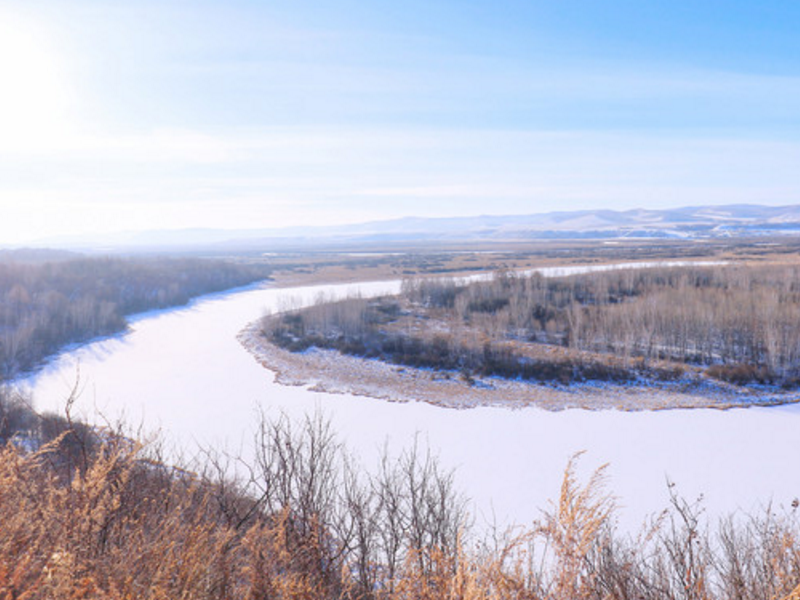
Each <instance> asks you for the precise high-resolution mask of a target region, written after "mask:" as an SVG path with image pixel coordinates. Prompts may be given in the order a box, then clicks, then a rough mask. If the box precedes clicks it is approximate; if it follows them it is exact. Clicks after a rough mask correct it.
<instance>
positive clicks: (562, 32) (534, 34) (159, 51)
mask: <svg viewBox="0 0 800 600" xmlns="http://www.w3.org/2000/svg"><path fill="white" fill-rule="evenodd" d="M798 31H800V2H797V1H796V0H795V1H789V0H786V1H783V2H775V1H763V2H735V1H726V2H721V1H703V2H697V1H693V2H685V1H672V2H664V1H661V0H658V1H648V2H642V1H641V0H640V1H638V2H634V1H628V0H608V1H604V2H599V1H598V2H592V1H589V0H583V1H581V2H579V1H577V0H559V1H558V2H553V1H547V2H545V1H539V0H529V1H520V2H514V1H508V0H495V1H493V2H488V1H483V0H479V1H473V2H453V1H439V2H437V1H435V0H433V1H431V0H428V1H425V2H418V1H407V2H402V3H398V2H383V1H370V2H365V1H363V0H350V1H343V0H329V1H326V2H322V1H317V0H312V1H306V2H296V1H284V0H276V1H269V2H267V1H255V0H250V1H244V0H228V1H226V2H221V1H217V2H210V1H203V0H193V1H184V0H159V1H150V0H144V1H137V2H130V1H99V0H98V1H95V0H61V1H56V0H50V1H48V0H42V1H30V0H28V1H26V2H16V1H14V0H0V86H2V94H0V242H2V241H5V242H16V241H23V240H26V239H35V238H37V237H41V236H47V235H52V234H55V233H75V232H85V231H114V230H123V229H144V228H181V227H227V228H241V227H275V226H282V225H298V224H333V223H344V222H357V221H366V220H372V219H382V218H391V217H398V216H406V215H420V216H450V215H475V214H514V213H533V212H544V211H549V210H570V209H576V210H577V209H581V208H617V209H625V208H634V207H668V206H683V205H692V204H722V203H741V202H752V203H762V204H791V203H797V202H800V168H798V166H799V165H800V110H799V109H800V35H798Z"/></svg>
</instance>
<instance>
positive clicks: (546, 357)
mask: <svg viewBox="0 0 800 600" xmlns="http://www.w3.org/2000/svg"><path fill="white" fill-rule="evenodd" d="M263 330H264V333H265V335H266V336H267V337H268V338H269V339H270V340H272V341H273V342H274V343H277V344H278V345H280V346H282V347H284V348H288V349H290V350H302V349H305V348H308V347H310V346H317V347H322V348H334V349H337V350H340V351H342V352H346V353H349V354H355V355H359V356H366V357H373V358H381V359H384V360H388V361H392V362H396V363H398V364H404V365H409V366H420V367H432V368H440V369H449V370H459V371H461V372H462V373H463V374H464V376H465V377H469V376H471V375H475V374H480V375H498V376H504V377H512V378H523V379H530V380H537V381H553V382H560V383H569V382H573V381H585V380H610V381H619V382H625V381H632V380H637V379H642V378H645V379H655V380H661V381H667V380H677V379H680V378H682V377H684V376H688V375H693V376H700V375H702V376H707V377H713V378H716V379H718V380H723V381H726V382H730V383H733V384H774V385H781V386H783V387H785V388H793V387H795V386H796V385H797V381H798V376H800V267H797V266H794V265H773V266H769V265H755V264H752V263H751V264H738V265H737V264H732V265H725V266H714V267H700V266H697V267H654V268H638V269H634V268H625V269H617V270H608V271H596V272H593V273H587V274H580V275H570V276H562V277H543V276H542V275H540V274H538V273H532V274H527V275H518V274H514V273H511V272H498V273H496V274H495V275H494V276H493V277H492V278H491V279H490V280H487V281H478V282H472V283H465V282H463V281H459V280H456V279H410V280H407V281H405V282H404V284H403V289H402V293H401V294H400V295H399V296H396V297H386V298H380V299H375V300H367V299H362V298H351V299H347V300H344V301H339V302H327V301H325V299H320V302H318V303H317V304H316V305H315V306H312V307H310V308H308V309H304V310H300V311H293V312H290V313H287V314H283V315H278V316H276V317H268V318H266V319H265V321H264V325H263Z"/></svg>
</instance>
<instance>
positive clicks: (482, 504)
mask: <svg viewBox="0 0 800 600" xmlns="http://www.w3.org/2000/svg"><path fill="white" fill-rule="evenodd" d="M398 287H399V283H398V282H385V283H369V284H361V285H338V286H337V285H326V286H314V287H306V288H296V289H271V288H269V287H262V288H257V289H248V290H244V291H237V292H234V293H230V294H220V295H215V296H212V297H209V298H205V299H201V300H198V301H196V302H194V303H192V304H191V305H190V306H189V307H186V308H182V309H176V310H169V311H160V312H154V313H149V314H145V315H141V316H139V317H137V318H136V319H134V321H133V323H132V327H131V330H130V331H129V332H128V333H127V334H125V335H122V336H119V337H114V338H110V339H105V340H98V341H96V342H93V343H90V344H88V345H85V346H82V347H79V348H74V349H71V350H69V351H68V352H65V353H63V354H62V355H60V356H59V357H58V358H56V359H55V360H53V361H52V362H51V363H50V364H49V365H48V366H47V367H45V368H44V369H43V370H42V371H40V372H39V373H37V374H35V375H33V376H30V377H28V378H26V379H25V380H22V381H21V382H19V385H20V387H22V388H24V389H27V390H30V391H31V392H32V394H33V396H34V400H35V403H36V407H37V408H38V409H40V410H51V411H60V410H63V407H64V401H65V398H66V397H67V396H68V394H69V391H70V390H71V388H72V387H74V385H75V382H76V378H78V377H79V385H80V387H81V390H82V391H81V395H80V397H79V399H78V401H77V403H76V410H77V411H78V412H80V413H82V414H83V415H85V416H86V417H88V418H90V419H95V420H96V419H97V417H96V415H98V414H100V415H103V417H104V418H105V419H108V420H111V421H114V420H116V419H117V418H119V417H120V416H122V415H124V417H125V420H126V421H127V422H128V423H142V424H143V425H144V428H145V430H149V431H152V430H154V429H160V430H161V431H162V433H163V436H164V437H165V439H166V440H167V441H168V442H170V443H174V444H175V445H176V446H179V447H182V448H187V449H190V448H192V447H193V445H194V444H197V443H200V444H205V445H214V446H226V447H228V448H230V449H234V450H237V449H239V448H240V447H242V448H243V449H244V451H245V452H246V448H247V445H248V444H249V440H250V438H251V434H252V430H253V425H254V422H255V420H256V418H257V412H258V410H259V408H264V409H266V412H267V414H277V413H278V412H279V411H284V412H286V413H287V414H288V415H290V416H298V417H299V416H302V415H304V414H308V413H313V412H314V411H317V410H322V411H323V412H324V413H325V414H327V415H328V416H329V417H330V418H331V420H332V421H333V424H334V427H335V429H336V430H337V431H338V432H339V433H340V435H341V437H342V438H343V439H344V441H345V442H346V443H347V444H348V446H349V447H350V449H351V450H352V451H353V452H354V453H356V454H357V455H358V456H359V457H360V460H361V462H362V463H363V464H364V465H365V466H367V467H371V466H373V465H374V464H375V462H376V461H377V457H378V455H379V453H380V451H381V448H382V447H383V446H384V444H388V445H389V446H390V447H391V448H394V449H399V448H402V447H407V446H408V445H410V444H411V443H412V442H413V440H414V437H415V435H419V436H420V437H421V440H422V441H423V442H426V443H427V444H429V445H430V447H431V449H432V450H433V451H434V452H435V453H437V454H438V455H439V456H440V459H441V461H442V462H443V463H444V464H445V465H446V466H450V467H454V468H456V469H457V479H458V481H459V483H460V486H461V488H462V489H463V490H464V491H465V493H466V494H467V495H468V496H469V497H470V498H472V499H473V500H474V507H473V508H474V512H475V514H476V516H477V518H478V519H479V520H480V519H484V518H485V519H489V520H491V519H493V518H496V519H497V520H498V521H499V522H501V523H507V522H509V521H516V522H529V521H530V520H531V519H533V518H536V517H537V516H538V515H539V509H541V508H545V507H546V506H547V501H548V499H550V498H553V497H555V496H556V494H557V493H558V486H559V483H560V478H561V474H562V471H563V468H564V466H565V464H566V462H567V460H568V458H569V457H570V456H571V455H572V454H574V453H575V452H577V451H580V450H586V451H587V453H586V455H585V456H584V458H583V459H582V461H581V466H582V470H583V472H586V471H588V470H590V469H593V468H595V467H597V466H599V465H601V464H603V463H606V462H608V463H610V468H609V475H610V477H611V479H610V486H611V489H612V490H613V492H614V493H615V494H616V495H617V497H618V499H619V500H618V501H619V504H620V505H621V506H622V507H623V508H622V511H621V513H620V517H621V523H622V525H623V526H625V527H626V528H632V527H633V526H634V525H638V524H639V523H640V522H641V520H642V519H643V518H644V517H645V516H647V515H650V514H653V513H655V512H657V511H658V510H660V509H662V508H664V507H665V506H666V504H667V501H668V494H667V483H666V482H667V480H668V479H669V480H670V481H673V482H675V483H676V485H677V489H678V491H679V492H680V493H681V494H683V495H684V496H686V497H688V498H691V499H693V498H695V497H696V496H698V495H700V494H701V493H702V494H703V495H704V497H705V504H706V506H707V509H708V513H709V515H710V516H712V517H714V516H716V515H721V514H724V513H729V512H732V511H736V510H737V509H744V510H752V509H753V508H754V507H757V506H759V505H761V504H764V503H767V502H769V501H773V503H774V504H776V505H789V504H790V503H791V502H792V500H793V499H794V498H795V497H798V496H800V472H798V470H797V469H796V468H794V464H795V463H794V458H795V456H796V455H795V454H794V451H795V447H796V441H795V440H796V435H797V431H798V430H799V428H800V407H798V406H797V405H790V406H778V407H769V408H749V409H733V410H726V411H722V410H713V409H694V410H662V411H655V412H623V411H616V410H603V411H588V410H575V409H573V410H564V411H558V412H550V411H545V410H540V409H536V408H523V409H518V410H508V409H505V408H499V407H478V408H474V409H471V410H460V411H459V410H452V409H448V408H442V407H438V406H433V405H430V404H426V403H419V402H407V403H396V402H385V401H380V400H375V399H371V398H365V397H358V396H352V395H347V394H326V393H319V392H314V391H310V390H308V389H307V388H305V387H302V386H295V387H286V386H281V385H278V384H277V383H275V382H274V374H273V373H271V372H270V371H267V370H265V369H264V368H263V367H262V366H261V365H259V364H258V363H257V362H256V361H255V360H254V359H253V357H252V356H251V355H250V354H249V353H248V352H247V350H245V348H243V347H242V345H241V344H240V343H239V341H238V340H237V339H236V336H237V334H238V333H239V332H240V331H241V330H242V329H243V328H244V327H245V326H246V325H247V323H248V322H250V321H252V320H253V319H254V318H257V317H258V316H259V315H261V314H263V313H264V312H265V311H267V310H272V311H275V310H278V309H279V308H281V307H285V306H287V305H291V304H298V303H303V302H310V301H312V300H313V299H314V298H316V297H318V296H319V294H322V293H324V294H325V295H345V294H347V293H349V292H352V291H354V290H355V289H359V290H361V292H362V293H364V294H379V293H390V292H393V291H397V289H398ZM287 298H291V300H287ZM493 515H494V517H493Z"/></svg>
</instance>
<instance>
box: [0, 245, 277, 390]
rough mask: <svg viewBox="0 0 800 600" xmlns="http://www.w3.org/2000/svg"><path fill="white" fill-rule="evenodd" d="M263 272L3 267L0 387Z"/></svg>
mask: <svg viewBox="0 0 800 600" xmlns="http://www.w3.org/2000/svg"><path fill="white" fill-rule="evenodd" d="M267 275H268V271H267V270H266V269H265V268H263V267H253V266H246V265H237V264H234V263H228V262H222V261H206V260H199V259H166V258H159V259H156V258H152V259H144V258H138V259H132V258H131V259H122V258H80V257H74V258H73V257H70V258H65V259H61V260H57V261H44V262H42V261H34V262H30V261H29V262H20V261H14V260H5V261H1V262H0V381H2V380H4V379H10V378H13V377H14V376H15V375H16V374H18V373H20V372H25V371H28V370H30V369H32V368H34V367H36V366H37V365H38V364H40V362H41V361H42V360H43V359H44V358H45V357H47V356H49V355H51V354H53V353H54V352H56V351H57V350H58V349H59V348H61V347H62V346H64V345H65V344H69V343H72V342H81V341H85V340H88V339H90V338H93V337H97V336H102V335H108V334H112V333H117V332H119V331H122V330H124V329H125V327H126V326H127V324H126V321H125V317H126V316H127V315H130V314H133V313H137V312H141V311H145V310H150V309H154V308H166V307H170V306H178V305H182V304H185V303H187V302H188V301H189V300H190V299H191V298H193V297H195V296H198V295H200V294H205V293H209V292H216V291H222V290H225V289H229V288H232V287H236V286H241V285H245V284H248V283H252V282H254V281H258V280H260V279H264V278H265V277H267Z"/></svg>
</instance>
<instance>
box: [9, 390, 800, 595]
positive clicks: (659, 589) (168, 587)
mask: <svg viewBox="0 0 800 600" xmlns="http://www.w3.org/2000/svg"><path fill="white" fill-rule="evenodd" d="M254 443H255V445H254V450H255V451H254V453H253V454H254V456H255V457H256V459H255V460H254V461H252V462H248V463H243V462H242V461H241V460H239V459H237V458H236V457H230V456H226V455H222V454H219V453H216V452H213V451H208V452H207V454H205V455H204V460H203V462H202V463H198V464H196V465H195V467H194V468H191V469H187V468H185V467H183V468H181V467H173V466H170V465H169V464H168V463H166V462H165V461H164V458H163V456H162V454H161V452H160V451H159V448H158V446H154V445H151V446H149V447H147V446H143V445H142V444H140V443H139V442H137V441H136V440H133V439H130V438H128V437H126V436H124V435H120V433H119V432H116V431H109V430H97V429H94V428H92V427H89V426H87V425H85V424H82V423H78V422H75V421H73V420H72V419H70V418H69V413H67V415H66V417H54V416H39V415H36V414H34V413H33V412H32V411H30V409H29V408H27V406H26V405H25V403H24V402H23V401H21V400H19V399H17V398H13V397H7V396H6V395H5V394H4V393H3V392H2V391H0V515H2V518H1V519H0V598H3V599H6V598H8V599H11V598H18V599H20V600H22V599H29V600H39V599H42V600H44V599H52V598H58V599H63V600H77V599H79V598H84V599H92V598H98V599H99V598H102V599H105V600H128V599H131V598H136V599H140V600H161V599H164V598H186V599H193V600H223V599H225V600H239V599H241V600H267V599H272V598H280V599H287V600H288V599H292V600H578V599H586V600H612V599H613V600H634V599H635V600H765V599H770V598H772V599H775V600H795V599H796V598H797V597H798V593H800V585H798V584H800V541H799V540H800V524H798V520H797V514H796V509H792V508H789V507H786V508H782V509H766V510H764V511H763V512H760V513H757V514H750V515H744V514H738V515H736V516H735V517H732V518H728V519H725V520H722V521H720V522H718V523H714V524H710V523H709V519H707V518H705V517H704V516H703V507H702V505H701V504H700V503H693V502H687V501H685V500H684V499H682V498H681V497H680V496H679V495H678V494H677V493H676V492H675V490H674V488H671V502H670V504H669V505H668V507H667V509H666V510H665V511H664V513H663V514H661V515H660V516H659V517H658V518H657V519H655V520H654V521H653V522H651V523H649V524H648V525H647V526H645V527H643V529H642V530H641V532H639V534H638V535H636V536H630V535H626V534H623V533H620V532H618V531H617V530H615V520H616V511H615V505H614V500H613V498H612V496H611V494H610V493H609V491H608V489H607V486H606V481H605V477H604V472H603V470H602V469H601V470H599V471H597V472H595V474H594V475H593V476H590V477H589V478H588V480H585V481H581V480H579V479H578V477H577V475H576V462H575V459H573V460H572V461H570V462H569V464H568V465H567V468H566V471H565V475H564V479H563V483H562V486H561V489H560V493H557V495H556V497H555V499H554V502H553V504H552V505H551V506H550V507H549V508H548V509H547V511H546V512H543V513H542V516H541V517H540V518H539V519H537V520H536V521H535V522H533V523H530V524H524V525H521V526H520V527H518V528H516V529H514V530H510V531H506V532H503V531H496V530H489V531H488V532H486V530H485V528H484V530H483V532H482V531H480V530H476V529H475V528H474V526H473V525H472V520H471V519H470V517H469V515H468V514H467V512H466V504H465V499H464V498H463V497H462V496H461V495H460V494H459V493H458V489H457V486H456V485H455V481H454V477H453V474H452V473H451V472H449V471H446V470H443V469H442V468H441V467H440V466H439V464H438V462H437V460H436V459H435V458H434V457H432V456H430V455H429V454H428V453H427V452H424V451H423V450H422V449H420V448H418V447H411V448H409V449H408V450H406V451H405V452H402V453H400V454H399V456H388V455H386V454H384V456H383V457H382V459H381V460H380V461H379V464H378V466H377V468H376V469H374V470H372V471H371V472H367V471H365V470H364V469H362V468H360V467H359V465H358V463H357V461H356V460H355V459H353V458H352V457H351V456H350V455H349V454H348V452H347V449H346V448H345V447H344V446H343V445H342V443H341V442H340V441H339V439H338V438H337V436H336V435H335V433H334V432H333V431H332V430H331V428H330V425H329V423H327V422H326V421H325V420H323V419H320V418H317V417H308V418H306V419H305V420H303V421H300V422H295V421H290V420H289V419H287V418H277V419H272V420H269V419H266V418H262V420H261V423H260V426H259V427H258V429H257V434H256V437H255V442H254ZM643 468H647V466H646V465H643ZM234 473H235V474H236V475H234ZM553 491H554V492H557V490H553Z"/></svg>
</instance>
